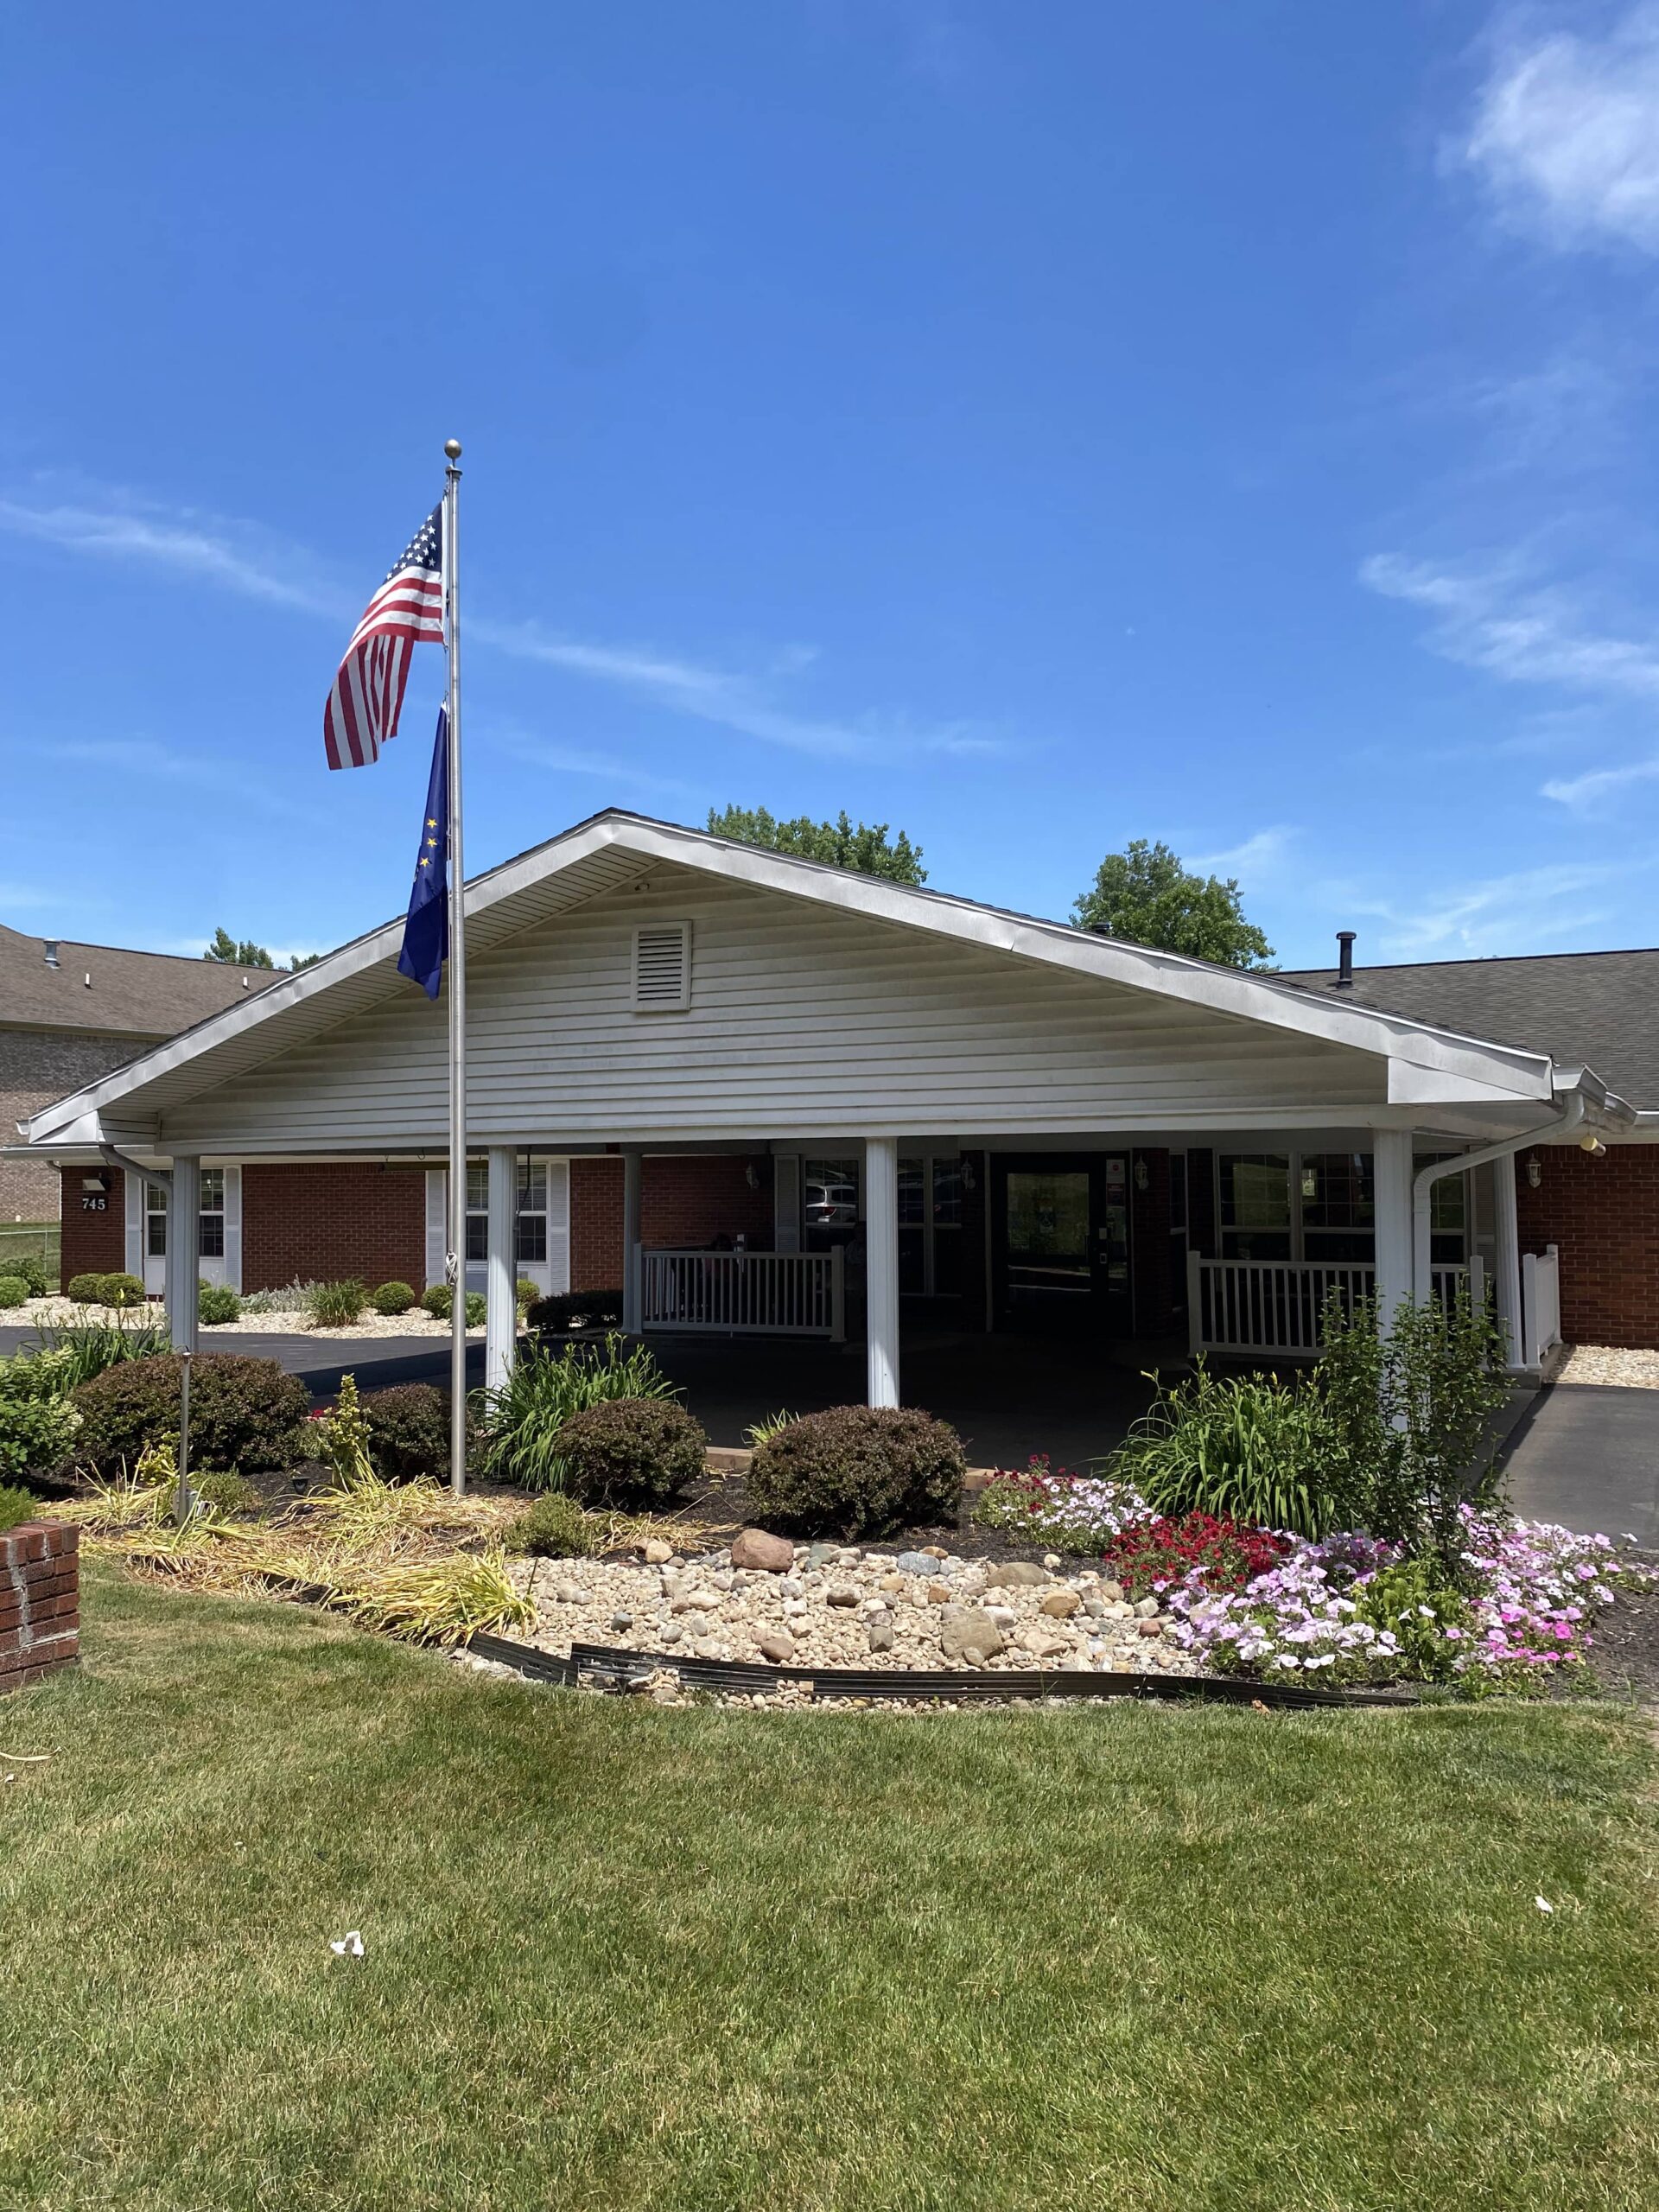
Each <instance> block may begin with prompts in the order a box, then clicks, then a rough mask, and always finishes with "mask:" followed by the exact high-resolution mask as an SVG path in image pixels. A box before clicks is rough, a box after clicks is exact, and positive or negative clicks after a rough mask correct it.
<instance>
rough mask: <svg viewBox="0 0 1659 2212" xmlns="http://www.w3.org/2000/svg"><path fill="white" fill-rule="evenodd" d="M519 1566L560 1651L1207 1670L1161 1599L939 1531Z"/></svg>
mask: <svg viewBox="0 0 1659 2212" xmlns="http://www.w3.org/2000/svg"><path fill="white" fill-rule="evenodd" d="M742 1541H743V1540H742V1539H741V1538H740V1540H739V1546H740V1549H741V1543H742ZM768 1541H775V1540H768ZM653 1548H655V1549H662V1550H666V1545H665V1544H658V1546H656V1547H653ZM512 1573H513V1579H514V1580H515V1581H516V1582H517V1584H518V1587H519V1588H520V1589H522V1590H524V1591H526V1592H528V1594H529V1595H530V1596H531V1598H532V1599H534V1601H535V1604H536V1610H537V1622H536V1627H535V1629H534V1630H533V1631H531V1635H530V1637H529V1638H528V1640H529V1641H530V1642H531V1643H535V1644H537V1645H538V1646H539V1647H540V1648H541V1649H543V1650H545V1651H551V1652H556V1653H558V1654H559V1655H560V1656H568V1655H569V1650H570V1648H571V1646H572V1644H573V1643H599V1644H610V1645H613V1646H617V1647H620V1649H624V1650H629V1651H656V1652H661V1653H663V1654H664V1656H668V1657H670V1658H671V1657H673V1656H677V1655H678V1654H680V1653H683V1654H684V1655H685V1656H687V1657H693V1656H695V1657H696V1658H701V1659H726V1660H740V1661H743V1662H748V1663H751V1664H753V1662H757V1661H759V1662H771V1663H772V1664H774V1665H780V1666H781V1665H795V1666H803V1667H857V1668H893V1669H908V1668H921V1669H939V1668H958V1667H977V1668H982V1669H983V1670H984V1671H985V1672H986V1673H988V1674H995V1673H996V1672H997V1671H999V1670H1001V1671H1004V1672H1007V1671H1019V1670H1026V1669H1032V1668H1033V1667H1048V1668H1053V1669H1060V1670H1063V1671H1066V1672H1071V1673H1103V1674H1106V1673H1116V1674H1145V1673H1150V1674H1160V1675H1185V1676H1192V1675H1198V1674H1202V1673H1203V1672H1205V1669H1204V1668H1203V1667H1202V1666H1201V1665H1200V1664H1199V1662H1198V1661H1197V1660H1196V1659H1193V1658H1192V1657H1190V1656H1188V1655H1187V1654H1186V1653H1185V1652H1183V1651H1181V1650H1179V1649H1177V1647H1176V1646H1175V1644H1174V1643H1173V1642H1172V1641H1170V1640H1169V1639H1168V1637H1166V1629H1167V1627H1168V1625H1169V1617H1168V1616H1167V1615H1166V1614H1165V1613H1163V1612H1160V1610H1159V1608H1158V1605H1157V1603H1156V1601H1155V1600H1154V1599H1150V1598H1147V1599H1141V1602H1140V1603H1139V1605H1131V1604H1130V1603H1129V1602H1128V1600H1127V1599H1125V1597H1124V1595H1123V1592H1122V1589H1121V1588H1120V1587H1119V1586H1118V1585H1117V1584H1116V1582H1113V1581H1110V1580H1108V1579H1107V1578H1106V1577H1105V1576H1103V1575H1101V1574H1098V1573H1094V1572H1092V1571H1086V1570H1085V1571H1081V1572H1078V1571H1071V1572H1068V1571H1067V1569H1066V1567H1065V1564H1064V1562H1062V1561H1060V1560H1058V1558H1054V1557H1053V1556H1052V1555H1051V1564H1050V1565H1048V1566H1037V1565H1033V1564H1032V1563H1029V1562H1026V1561H1020V1562H1014V1563H1007V1562H1004V1563H997V1562H995V1561H985V1560H965V1559H963V1558H961V1557H960V1556H958V1555H957V1554H952V1553H950V1552H948V1551H946V1550H945V1549H944V1547H943V1546H937V1545H931V1546H929V1547H928V1548H927V1549H926V1550H925V1551H897V1550H892V1549H886V1548H883V1549H880V1550H864V1549H861V1548H857V1547H854V1546H844V1545H841V1544H833V1543H818V1544H810V1545H795V1546H793V1547H792V1548H791V1549H790V1552H789V1566H788V1568H787V1570H786V1571H785V1572H778V1573H766V1572H764V1571H761V1570H760V1569H756V1568H753V1567H750V1568H745V1567H734V1565H733V1563H732V1558H731V1553H730V1551H729V1549H726V1548H722V1549H721V1550H718V1551H709V1552H702V1553H700V1554H696V1555H695V1556H692V1557H689V1558H687V1557H683V1556H681V1555H680V1554H674V1555H673V1556H671V1557H669V1558H665V1559H663V1560H659V1561H655V1560H654V1561H652V1563H650V1564H646V1563H645V1562H643V1561H641V1562H635V1561H633V1560H569V1559H566V1560H522V1561H519V1562H518V1563H517V1564H516V1565H515V1566H514V1567H513V1568H512ZM785 1687H787V1686H785V1685H784V1684H782V1683H780V1684H779V1690H780V1691H782V1690H783V1689H784V1688H785Z"/></svg>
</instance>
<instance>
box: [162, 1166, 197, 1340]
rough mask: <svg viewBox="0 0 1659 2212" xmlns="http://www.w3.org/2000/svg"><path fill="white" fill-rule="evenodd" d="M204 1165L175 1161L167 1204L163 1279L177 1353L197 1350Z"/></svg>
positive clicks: (168, 1319) (170, 1338)
mask: <svg viewBox="0 0 1659 2212" xmlns="http://www.w3.org/2000/svg"><path fill="white" fill-rule="evenodd" d="M200 1216H201V1162H200V1160H197V1159H185V1160H181V1159H179V1158H178V1157H177V1156H176V1155H175V1158H174V1161H173V1183H172V1187H171V1190H170V1192H168V1201H167V1265H166V1271H165V1273H164V1274H163V1276H162V1294H163V1296H164V1297H165V1299H166V1301H167V1333H168V1339H169V1341H170V1342H171V1344H172V1346H173V1349H174V1351H194V1350H195V1349H196V1335H197V1324H196V1298H197V1294H198V1289H199V1286H200V1279H201V1262H200V1257H199V1256H198V1253H197V1249H196V1248H197V1246H198V1244H199V1243H200V1237H201V1225H200Z"/></svg>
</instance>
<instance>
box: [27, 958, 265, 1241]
mask: <svg viewBox="0 0 1659 2212" xmlns="http://www.w3.org/2000/svg"><path fill="white" fill-rule="evenodd" d="M270 980H271V979H270V971H269V970H268V969H258V968H230V967H225V966H223V965H221V964H220V963H219V962H218V961H213V960H188V959H180V958H176V957H174V956H173V955H172V954H170V953H164V952H131V951H127V950H123V949H121V948H119V947H118V946H114V945H107V944H71V943H70V942H69V941H68V939H67V938H38V937H26V936H24V934H23V933H22V931H20V930H9V929H4V928H0V1131H3V1132H5V1134H6V1135H10V1133H11V1131H12V1130H13V1129H15V1128H16V1125H17V1124H18V1123H19V1122H22V1120H23V1119H24V1118H25V1117H26V1116H29V1115H30V1114H35V1113H38V1112H39V1111H40V1109H41V1107H42V1106H49V1105H50V1104H51V1103H52V1101H53V1100H54V1098H61V1097H62V1096H64V1095H65V1093H66V1092H67V1091H71V1090H79V1087H80V1086H81V1084H86V1083H90V1082H91V1081H92V1079H93V1077H96V1076H100V1075H106V1074H108V1073H109V1071H110V1070H111V1068H118V1067H122V1066H124V1065H125V1064H126V1062H127V1061H129V1060H131V1059H136V1058H137V1056H138V1054H139V1053H140V1052H144V1051H145V1050H146V1049H147V1048H148V1047H149V1046H151V1045H155V1044H157V1043H159V1042H160V1041H161V1039H162V1038H164V1037H171V1036H174V1035H175V1034H176V1033H178V1031H180V1030H181V1029H188V1028H189V1027H191V1026H192V1025H193V1024H194V1023H195V1022H198V1021H200V1020H204V1019H205V1018H206V1017H207V1015H208V1014H218V1013H219V1012H220V1010H221V1009H222V1008H223V1007H227V1006H233V1005H235V1004H236V1003H237V1002H238V1001H239V1000H240V999H242V998H244V997H245V996H246V995H247V994H248V993H249V992H250V991H254V990H257V989H258V988H260V986H261V985H262V984H264V983H268V982H270ZM58 1190H59V1185H58V1178H57V1176H56V1175H55V1174H54V1173H53V1172H52V1170H51V1168H50V1167H48V1166H47V1165H46V1164H45V1163H44V1162H43V1161H40V1160H18V1159H15V1158H14V1159H6V1158H4V1157H0V1222H16V1221H28V1222H38V1221H55V1220H56V1219H57V1217H58ZM89 1195H91V1194H89ZM77 1198H79V1193H77ZM110 1264H111V1266H112V1267H118V1266H119V1265H120V1264H121V1262H120V1261H119V1259H116V1260H113V1261H111V1262H110Z"/></svg>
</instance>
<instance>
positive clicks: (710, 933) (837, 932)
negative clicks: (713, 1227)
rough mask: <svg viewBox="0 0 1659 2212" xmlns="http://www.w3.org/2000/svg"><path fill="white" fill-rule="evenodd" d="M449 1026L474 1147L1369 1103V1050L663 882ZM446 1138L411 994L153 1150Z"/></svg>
mask: <svg viewBox="0 0 1659 2212" xmlns="http://www.w3.org/2000/svg"><path fill="white" fill-rule="evenodd" d="M662 918H671V919H673V920H675V921H681V920H684V921H688V922H689V923H690V925H691V937H692V939H693V941H694V943H695V945H696V988H695V990H694V991H693V993H692V995H691V1003H690V1007H688V1009H687V1010H686V1011H685V1012H684V1013H683V1014H677V1015H676V1016H675V1017H674V1018H673V1019H672V1020H669V1021H666V1022H665V1021H664V1020H662V1019H661V1018H660V1017H654V1016H652V1015H650V1014H639V1013H636V1012H635V1011H634V1009H633V1003H632V1000H633V988H632V960H633V945H634V931H635V930H636V929H637V928H638V927H639V925H642V924H649V923H650V922H651V921H652V920H653V919H662ZM467 1015H468V1025H467V1026H468V1060H467V1068H468V1109H467V1122H468V1135H469V1137H470V1138H471V1139H473V1140H474V1141H477V1142H480V1143H481V1142H484V1141H518V1142H520V1143H523V1142H528V1141H536V1140H537V1139H549V1138H552V1139H557V1140H561V1141H569V1142H571V1143H593V1142H604V1141H614V1140H616V1139H618V1138H619V1137H622V1136H629V1135H639V1136H650V1135H667V1134H671V1133H685V1132H702V1133H706V1134H708V1135H733V1136H744V1137H748V1138H760V1139H766V1138H779V1137H787V1136H790V1135H797V1134H799V1133H802V1132H807V1131H813V1130H829V1129H833V1130H836V1131H840V1132H843V1133H848V1134H852V1133H855V1132H857V1131H859V1130H862V1129H883V1130H895V1131H899V1132H904V1131H914V1130H931V1129H938V1128H963V1129H971V1130H974V1131H976V1132H980V1133H983V1134H985V1135H997V1134H1004V1133H1007V1134H1015V1133H1018V1132H1020V1131H1026V1130H1046V1131H1050V1132H1063V1131H1067V1130H1072V1129H1076V1130H1078V1131H1083V1130H1087V1129H1096V1128H1102V1127H1103V1126H1109V1124H1110V1123H1111V1122H1114V1121H1116V1122H1123V1123H1127V1122H1134V1121H1140V1122H1156V1121H1164V1122H1179V1120H1180V1118H1181V1116H1182V1114H1183V1112H1189V1113H1190V1112H1194V1111H1202V1112H1206V1113H1213V1112H1215V1111H1217V1110H1221V1109H1247V1108H1257V1107H1263V1108H1265V1107H1274V1106H1281V1107H1295V1106H1300V1105H1304V1104H1313V1103H1318V1104H1321V1105H1325V1106H1340V1105H1357V1104H1368V1103H1381V1102H1382V1101H1383V1099H1384V1098H1385V1096H1386V1080H1385V1068H1384V1064H1383V1062H1382V1061H1381V1060H1380V1059H1379V1058H1376V1057H1374V1056H1373V1055H1371V1054H1369V1053H1365V1052H1358V1051H1355V1050H1353V1049H1351V1048H1349V1047H1347V1046H1336V1045H1331V1044H1326V1043H1324V1042H1321V1041H1319V1040H1317V1039H1311V1038H1306V1037H1302V1036H1299V1035H1296V1034H1294V1033H1286V1032H1284V1031H1280V1030H1274V1029H1272V1028H1269V1027H1267V1026H1265V1025H1262V1024H1258V1023H1255V1022H1251V1021H1249V1020H1243V1019H1239V1018H1236V1017H1235V1016H1231V1015H1227V1014H1217V1013H1215V1012H1212V1011H1210V1010H1208V1009H1204V1008H1195V1007H1190V1006H1185V1005H1183V1004H1181V1003H1179V1001H1171V1000H1168V999H1159V998H1155V997H1154V996H1152V995H1149V994H1147V993H1144V992H1141V991H1137V990H1135V989H1133V988H1128V987H1127V986H1124V985H1122V984H1119V983H1116V982H1107V981H1102V980H1099V979H1096V978H1094V977H1090V976H1080V975H1077V974H1074V973H1071V972H1069V971H1066V970H1064V969H1055V968H1052V967H1047V966H1044V965H1040V964H1038V963H1033V962H1027V961H1021V960H1020V959H1018V958H1016V957H1011V956H1007V955H999V954H997V953H995V952H991V951H988V950H983V949H982V948H979V947H976V946H972V945H964V944H958V943H951V942H948V941H946V940H944V939H941V938H932V937H929V936H926V935H924V934H922V933H920V932H918V931H913V930H909V929H906V928H902V927H899V926H896V925H891V924H887V923H883V922H880V921H874V920H870V919H868V918H864V917H861V916H858V915H853V914H848V913H827V912H824V911H823V909H822V908H817V909H814V908H812V907H809V906H805V905H804V904H803V903H802V902H800V901H798V900H795V899H788V898H785V897H782V896H779V894H777V893H772V892H770V891H760V890H755V889H753V888H750V887H747V886H743V885H738V884H732V883H727V882H721V881H719V880H710V879H708V878H704V877H701V876H695V875H693V874H690V872H689V871H681V870H660V871H658V872H656V873H655V874H654V875H653V887H652V891H651V892H650V893H639V892H638V891H636V890H627V891H622V892H618V893H609V894H607V895H605V896H603V897H601V898H598V899H594V900H593V901H591V902H590V903H589V904H588V905H587V906H582V907H581V908H579V909H577V910H576V911H575V912H572V913H569V914H566V915H563V916H560V917H559V918H556V919H555V920H552V921H550V922H545V923H543V924H540V925H537V927H536V928H534V929H533V930H531V931H526V932H524V934H523V935H522V936H520V937H518V938H513V939H511V940H509V941H508V942H507V943H505V944H500V945H497V946H493V947H492V948H490V949H489V950H486V951H483V952H481V953H480V955H478V956H477V957H475V958H474V959H473V960H470V961H469V963H468V967H467ZM444 1128H445V1093H444V1013H443V1008H442V1004H440V1005H437V1006H432V1005H429V1003H428V1002H427V1001H425V1000H424V999H423V998H421V997H419V996H418V995H416V993H415V991H414V988H413V987H412V986H411V987H410V993H409V995H408V996H407V997H406V998H403V999H401V1000H399V1001H397V1002H394V1003H393V1004H391V1005H390V1006H386V1007H380V1008H377V1009H376V1010H374V1011H372V1012H370V1013H366V1014H359V1015H358V1016H356V1017H355V1018H353V1019H352V1020H348V1021H346V1022H343V1023H341V1024H340V1025H339V1026H338V1027H335V1028H334V1029H332V1030H330V1031H328V1032H327V1033H324V1034H323V1035H322V1036H321V1037H318V1038H315V1039H312V1040H311V1041H310V1042H308V1043H307V1044H305V1045H302V1046H296V1048H294V1049H292V1050H290V1051H289V1052H285V1053H284V1054H283V1056H282V1058H280V1059H279V1060H277V1061H274V1062H272V1063H270V1064H268V1065H266V1066H264V1067H262V1068H259V1069H257V1070H254V1071H250V1072H248V1073H247V1074H245V1075H242V1076H238V1077H236V1078H235V1079H234V1080H232V1081H231V1082H229V1083H227V1084H225V1085H223V1086H222V1087H221V1088H219V1090H214V1091H210V1092H207V1093H204V1094H203V1095H202V1096H200V1097H199V1098H196V1099H194V1100H191V1101H188V1102H187V1103H183V1104H181V1105H178V1106H175V1107H173V1108H172V1109H169V1110H168V1112H167V1113H166V1114H165V1116H164V1117H163V1133H164V1135H165V1137H166V1139H167V1141H168V1142H169V1143H178V1144H183V1143H186V1142H200V1143H201V1144H203V1145H205V1146H209V1147H213V1148H216V1149H224V1150H229V1151H233V1152H241V1151H257V1150H259V1149H262V1148H263V1149H267V1150H270V1149H278V1148H281V1149H289V1150H291V1149H295V1148H304V1147H317V1148H325V1147H331V1146H333V1147H339V1146H346V1147H349V1146H352V1145H358V1144H363V1145H370V1146H372V1145H374V1144H377V1143H385V1144H396V1143H430V1142H435V1141H441V1140H442V1135H443V1132H444Z"/></svg>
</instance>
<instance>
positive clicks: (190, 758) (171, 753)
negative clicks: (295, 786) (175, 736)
mask: <svg viewBox="0 0 1659 2212" xmlns="http://www.w3.org/2000/svg"><path fill="white" fill-rule="evenodd" d="M52 758H53V760H67V761H72V762H74V763H76V764H77V765H79V766H86V767H89V768H109V769H113V770H114V771H116V772H118V773H119V774H123V775H129V776H134V777H137V778H141V779H142V778H149V779H151V780H153V781H158V782H162V783H170V784H186V785H189V786H190V788H191V789H192V790H194V791H223V792H225V793H226V794H227V795H228V796H229V797H231V798H235V799H238V800H240V801H242V802H243V803H245V804H251V805H256V806H258V807H261V808H263V809H264V811H265V812H266V813H268V814H276V815H281V816H283V817H286V818H287V819H289V820H290V821H296V822H311V821H313V820H315V810H313V809H311V808H308V807H304V806H302V805H301V804H299V803H298V801H297V800H295V799H290V798H284V797H283V794H282V793H281V792H280V791H272V790H271V789H270V787H269V786H268V785H265V784H263V783H261V782H260V781H259V780H258V779H257V778H254V777H250V776H246V775H244V774H243V773H242V772H241V771H240V770H239V769H238V767H237V766H234V765H233V761H232V760H224V759H220V758H218V757H216V756H215V755H213V754H212V753H181V752H179V751H178V750H177V749H176V748H175V747H172V746H168V745H159V744H157V743H156V741H154V740H153V739H150V738H143V737H89V738H62V739H58V740H55V741H54V743H53V747H52Z"/></svg>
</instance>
